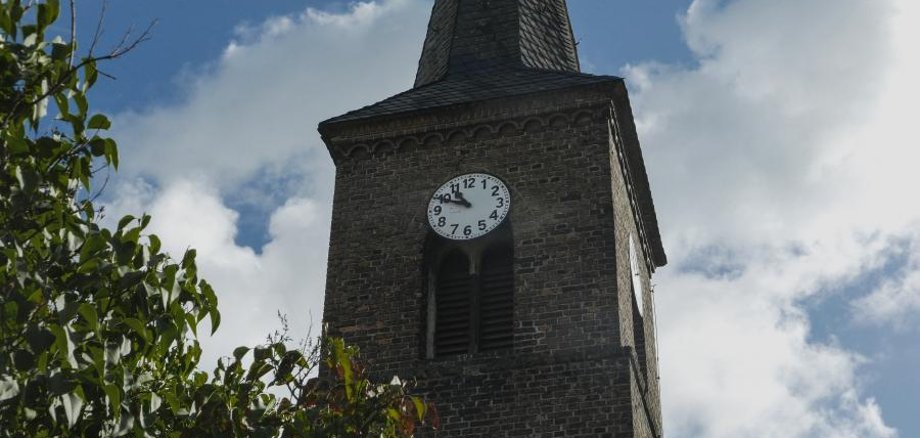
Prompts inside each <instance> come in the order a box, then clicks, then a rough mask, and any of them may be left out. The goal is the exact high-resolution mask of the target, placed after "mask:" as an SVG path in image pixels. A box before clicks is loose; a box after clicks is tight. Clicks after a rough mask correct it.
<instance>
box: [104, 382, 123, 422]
mask: <svg viewBox="0 0 920 438" xmlns="http://www.w3.org/2000/svg"><path fill="white" fill-rule="evenodd" d="M102 389H103V391H105V396H106V398H108V400H109V409H110V411H111V412H112V413H113V414H115V419H116V420H117V419H118V416H119V414H121V390H120V389H119V388H118V387H117V386H115V385H113V384H108V385H105V386H103V388H102Z"/></svg>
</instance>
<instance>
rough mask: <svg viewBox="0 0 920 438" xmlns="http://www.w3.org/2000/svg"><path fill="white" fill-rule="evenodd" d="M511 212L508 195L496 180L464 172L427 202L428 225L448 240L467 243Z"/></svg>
mask: <svg viewBox="0 0 920 438" xmlns="http://www.w3.org/2000/svg"><path fill="white" fill-rule="evenodd" d="M510 209H511V193H510V192H509V191H508V187H507V186H505V183H503V182H502V181H501V180H500V179H498V178H496V177H494V176H492V175H488V174H485V173H468V174H466V175H460V176H458V177H456V178H454V179H452V180H450V181H448V182H446V183H444V184H443V185H442V186H441V187H440V188H438V190H437V191H436V192H434V195H432V197H431V201H430V202H429V203H428V223H429V224H431V228H432V229H433V230H434V231H435V232H436V233H438V234H439V235H441V236H443V237H446V238H448V239H451V240H470V239H475V238H477V237H480V236H483V235H485V234H487V233H488V232H490V231H492V230H494V229H495V228H496V227H498V226H499V225H501V223H502V221H504V220H505V217H506V216H508V211H509V210H510Z"/></svg>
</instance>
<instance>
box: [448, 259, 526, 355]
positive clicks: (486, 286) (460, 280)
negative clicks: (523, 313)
mask: <svg viewBox="0 0 920 438" xmlns="http://www.w3.org/2000/svg"><path fill="white" fill-rule="evenodd" d="M476 253H478V251H477V252H476ZM474 258H475V257H474ZM478 262H479V263H476V264H475V265H474V266H473V269H472V270H473V271H474V272H472V273H471V272H470V271H471V269H470V256H469V255H468V254H467V253H465V252H463V251H461V250H460V249H454V250H453V251H451V252H450V253H449V254H448V255H447V256H446V257H445V258H444V259H443V260H442V261H441V264H440V265H439V266H438V268H437V270H436V271H435V272H436V273H437V275H436V277H435V281H434V282H433V286H434V288H435V291H434V302H435V303H434V307H433V308H432V310H433V311H434V313H435V314H434V318H432V319H430V321H432V322H433V323H434V333H433V343H432V344H430V345H431V346H432V347H433V348H434V354H433V355H432V356H434V357H445V356H453V355H457V354H465V353H475V352H479V351H494V350H502V349H507V348H511V345H512V334H513V327H514V321H513V318H514V269H513V262H514V257H513V254H512V249H511V245H510V244H497V245H493V246H492V247H490V248H488V249H487V250H486V251H485V252H484V253H481V257H480V258H479V259H478ZM476 271H478V272H476Z"/></svg>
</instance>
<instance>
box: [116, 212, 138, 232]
mask: <svg viewBox="0 0 920 438" xmlns="http://www.w3.org/2000/svg"><path fill="white" fill-rule="evenodd" d="M135 219H136V218H135V217H134V216H131V215H130V214H129V215H126V216H124V217H122V218H121V219H120V220H119V221H118V228H117V229H118V231H121V230H123V229H125V227H127V226H128V224H130V223H131V222H133V221H134V220H135Z"/></svg>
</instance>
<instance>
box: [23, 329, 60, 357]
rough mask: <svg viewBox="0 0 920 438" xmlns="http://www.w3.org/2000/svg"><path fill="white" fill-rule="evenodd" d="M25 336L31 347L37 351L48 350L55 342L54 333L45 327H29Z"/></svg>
mask: <svg viewBox="0 0 920 438" xmlns="http://www.w3.org/2000/svg"><path fill="white" fill-rule="evenodd" d="M25 337H26V342H28V343H29V347H31V348H32V351H34V352H36V353H38V352H42V351H45V350H47V349H48V347H50V346H51V345H52V344H53V343H54V334H53V333H51V331H49V330H48V329H46V328H43V327H36V326H31V327H29V328H28V329H27V330H26V335H25Z"/></svg>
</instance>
